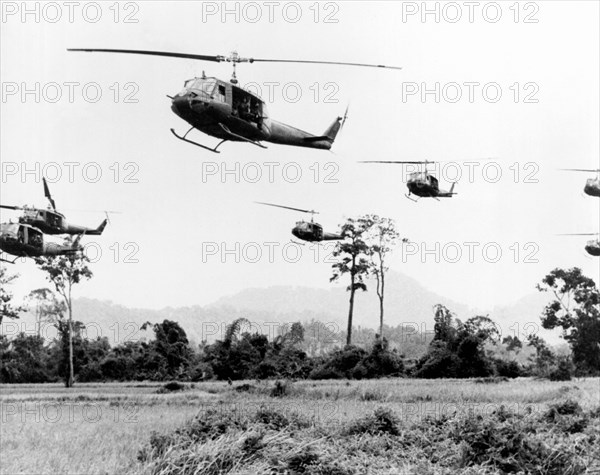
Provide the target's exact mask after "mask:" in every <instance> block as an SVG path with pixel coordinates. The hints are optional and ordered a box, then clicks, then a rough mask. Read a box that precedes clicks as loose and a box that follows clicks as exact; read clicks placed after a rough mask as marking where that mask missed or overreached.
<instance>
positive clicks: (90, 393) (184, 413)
mask: <svg viewBox="0 0 600 475" xmlns="http://www.w3.org/2000/svg"><path fill="white" fill-rule="evenodd" d="M161 388H162V385H161V384H154V383H106V384H78V385H76V387H75V388H73V389H71V390H67V389H65V388H64V387H63V386H61V385H51V384H47V385H8V386H7V385H4V386H1V387H0V404H1V406H0V410H1V412H0V415H1V421H0V457H1V458H0V473H2V474H11V475H12V474H47V473H60V474H63V473H64V474H66V473H69V474H117V473H119V474H121V473H161V474H167V473H214V474H217V473H237V474H242V473H310V474H313V473H332V474H338V475H345V474H351V473H357V474H358V473H377V474H383V473H386V474H387V473H389V474H392V473H407V474H408V473H419V474H442V473H444V474H446V473H448V474H450V473H469V474H483V473H517V472H518V470H520V469H521V470H522V469H523V467H525V471H524V472H523V473H540V474H542V473H548V474H553V473H556V474H557V475H558V474H563V473H597V474H600V448H599V447H600V378H587V379H577V380H573V381H568V382H550V381H543V380H534V379H525V378H522V379H517V380H511V381H492V382H490V381H475V380H466V381H465V380H415V379H382V380H371V381H332V382H330V381H316V382H315V381H299V382H295V383H286V384H283V385H282V386H280V387H279V390H277V389H274V388H275V383H274V382H272V381H271V382H256V381H245V382H236V383H234V384H233V385H228V384H227V383H220V382H205V383H196V384H194V385H189V384H186V388H185V390H183V391H177V392H161ZM574 403H577V404H574ZM387 409H389V410H391V411H387ZM177 429H179V431H177ZM153 433H157V434H158V435H153ZM522 434H524V435H525V436H524V437H523V436H522ZM161 436H162V437H161ZM151 441H152V443H151ZM140 454H141V455H140ZM522 471H523V470H522Z"/></svg>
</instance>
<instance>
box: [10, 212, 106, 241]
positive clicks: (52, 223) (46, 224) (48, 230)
mask: <svg viewBox="0 0 600 475" xmlns="http://www.w3.org/2000/svg"><path fill="white" fill-rule="evenodd" d="M19 223H21V224H25V225H29V226H32V227H34V228H38V229H39V230H40V231H42V232H43V233H44V234H83V233H85V234H88V235H100V234H102V231H103V230H104V227H105V226H106V220H105V221H104V222H102V223H101V224H100V226H98V227H97V228H95V229H94V228H86V227H85V226H77V225H75V224H69V223H67V220H66V219H65V216H64V215H63V214H61V213H59V212H57V211H53V210H51V209H38V208H27V209H25V211H24V213H23V215H22V216H20V217H19Z"/></svg>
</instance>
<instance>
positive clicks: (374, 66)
mask: <svg viewBox="0 0 600 475" xmlns="http://www.w3.org/2000/svg"><path fill="white" fill-rule="evenodd" d="M249 62H250V63H300V64H334V65H336V66H360V67H364V68H384V69H402V68H401V67H400V66H387V65H385V64H367V63H345V62H339V61H310V60H302V59H258V58H250V60H249Z"/></svg>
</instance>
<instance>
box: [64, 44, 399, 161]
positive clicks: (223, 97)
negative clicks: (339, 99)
mask: <svg viewBox="0 0 600 475" xmlns="http://www.w3.org/2000/svg"><path fill="white" fill-rule="evenodd" d="M67 51H85V52H103V53H126V54H143V55H151V56H167V57H172V58H186V59H195V60H200V61H212V62H217V63H220V62H228V63H231V64H232V65H233V74H232V77H231V79H230V81H229V82H226V81H223V80H221V79H218V78H216V77H207V76H206V75H205V74H204V73H202V77H200V78H192V79H188V80H187V81H185V83H184V86H183V90H182V91H180V92H179V93H178V94H176V95H175V96H167V97H168V98H169V99H171V110H172V111H173V112H174V113H175V114H176V115H178V116H179V117H181V118H182V119H183V120H185V121H186V122H188V123H189V124H190V125H191V128H190V129H189V130H188V131H187V132H186V133H185V134H184V135H183V136H181V135H179V134H177V133H176V132H175V130H174V129H171V132H172V133H173V135H175V137H177V138H178V139H180V140H183V141H185V142H188V143H191V144H193V145H196V146H198V147H201V148H203V149H205V150H209V151H211V152H215V153H219V151H218V150H217V149H218V148H219V146H220V145H221V144H223V143H224V142H227V141H231V142H247V143H251V144H253V145H256V146H258V147H261V148H267V147H265V146H264V145H263V144H261V143H260V142H261V141H265V142H271V143H276V144H281V145H293V146H296V147H308V148H316V149H323V150H329V149H331V146H332V145H333V142H334V141H335V138H336V136H337V134H338V132H339V131H340V129H341V127H342V125H343V123H344V121H345V120H346V116H347V112H348V109H346V113H345V114H344V116H343V117H342V116H340V117H337V118H336V119H335V120H334V121H333V123H332V124H331V125H330V126H329V127H328V128H327V129H326V130H325V131H324V132H323V133H322V134H321V135H313V134H310V133H308V132H304V131H303V130H300V129H298V128H296V127H293V126H290V125H287V124H284V123H282V122H278V121H276V120H274V119H271V118H270V117H269V114H268V112H267V107H266V104H265V103H264V101H263V100H262V99H261V98H260V97H258V96H257V95H255V94H253V93H252V92H250V91H248V90H246V89H244V88H242V87H240V86H237V84H238V80H237V76H236V70H235V68H236V65H237V64H238V63H258V62H271V63H309V64H334V65H342V66H363V67H376V68H388V69H402V68H399V67H396V66H384V65H379V64H362V63H343V62H334V61H303V60H291V59H258V58H243V57H241V56H239V55H238V53H237V52H235V51H234V52H232V53H231V54H230V55H229V56H208V55H200V54H185V53H169V52H165V51H145V50H128V49H90V48H71V49H68V50H67ZM194 129H198V130H199V131H201V132H203V133H205V134H207V135H210V136H212V137H216V138H218V139H221V141H220V142H219V143H218V144H217V145H216V146H215V147H212V148H211V147H208V146H206V145H202V144H200V143H198V142H195V141H193V140H190V139H188V138H187V135H188V134H189V133H190V132H191V131H192V130H194Z"/></svg>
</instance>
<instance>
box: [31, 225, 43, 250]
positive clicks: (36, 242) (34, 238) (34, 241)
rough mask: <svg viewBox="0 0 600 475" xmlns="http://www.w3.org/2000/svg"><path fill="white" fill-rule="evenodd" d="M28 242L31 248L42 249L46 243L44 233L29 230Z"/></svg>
mask: <svg viewBox="0 0 600 475" xmlns="http://www.w3.org/2000/svg"><path fill="white" fill-rule="evenodd" d="M27 241H28V242H27V243H28V244H29V245H31V246H35V247H41V246H42V244H43V242H44V239H43V238H42V233H40V232H39V231H36V230H34V229H31V228H29V229H28V230H27Z"/></svg>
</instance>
